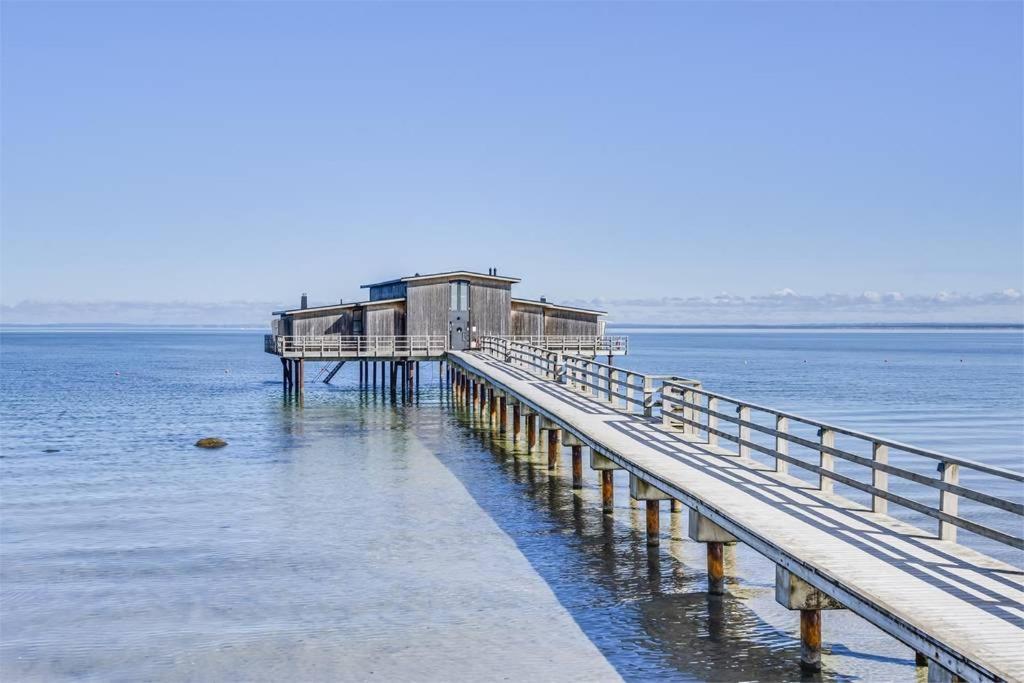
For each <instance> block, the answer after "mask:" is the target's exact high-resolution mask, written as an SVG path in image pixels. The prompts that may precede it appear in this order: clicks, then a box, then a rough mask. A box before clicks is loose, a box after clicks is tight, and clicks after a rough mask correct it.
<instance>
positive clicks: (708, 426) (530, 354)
mask: <svg viewBox="0 0 1024 683" xmlns="http://www.w3.org/2000/svg"><path fill="white" fill-rule="evenodd" d="M482 348H483V350H484V351H486V352H488V353H489V354H491V355H493V356H495V357H496V358H500V359H502V360H504V361H506V362H509V363H511V364H513V365H518V366H520V367H524V368H526V369H528V370H529V371H531V372H533V373H534V374H537V375H540V376H542V377H545V378H547V379H551V380H554V381H559V382H562V383H564V384H566V385H567V386H569V387H571V388H573V389H575V390H577V391H580V392H581V393H584V394H591V395H592V396H593V397H596V398H602V399H605V400H607V401H608V402H609V403H610V404H611V405H612V406H613V407H615V408H616V409H620V410H624V411H626V412H631V413H643V414H644V415H649V416H658V415H660V417H661V420H662V422H663V423H664V424H665V425H668V426H673V427H676V428H679V429H680V430H681V431H682V433H683V434H686V435H690V436H692V437H693V438H694V440H695V441H700V442H706V443H707V444H708V446H711V447H717V446H718V445H719V440H720V439H724V440H726V441H729V442H732V443H734V444H736V454H737V455H739V456H740V457H750V455H751V453H752V452H756V453H760V454H762V455H767V456H769V457H770V458H771V459H772V460H773V463H769V465H768V466H769V467H770V466H772V464H774V469H775V471H776V472H780V473H788V471H789V465H793V466H794V467H796V468H799V469H802V470H805V471H808V472H811V473H812V474H814V475H816V477H817V486H818V488H819V489H821V490H824V491H829V492H831V491H832V490H833V484H834V483H839V484H844V485H846V486H849V487H851V488H853V489H856V490H858V491H861V492H863V493H866V494H868V495H869V496H870V498H871V502H870V509H871V510H872V511H873V512H878V513H882V514H885V513H887V510H888V503H890V502H891V503H893V504H895V505H899V506H902V507H904V508H906V509H908V510H912V511H914V512H917V513H920V514H923V515H926V516H927V517H931V518H933V519H935V520H937V521H938V536H939V538H942V539H945V540H950V541H955V540H956V530H957V529H958V528H960V529H964V530H966V531H970V532H972V533H975V534H978V535H979V536H983V537H985V538H988V539H991V540H993V541H996V542H998V543H1003V544H1005V545H1008V546H1011V547H1013V548H1017V549H1024V538H1022V537H1021V535H1020V532H1019V529H1020V528H1021V520H1020V517H1021V516H1024V504H1021V503H1020V502H1017V501H1013V500H1007V499H1005V498H1000V497H998V496H994V495H991V494H990V493H986V492H985V491H983V490H982V488H985V486H984V484H985V479H984V477H983V476H975V477H973V478H974V479H975V482H976V483H974V484H973V485H970V486H969V485H965V484H964V483H961V481H960V471H961V469H963V470H965V471H969V472H971V473H972V474H975V475H988V476H994V477H997V478H1000V479H1003V480H1005V481H1009V482H1013V489H1011V490H1017V491H1019V490H1020V489H1021V487H1020V483H1021V482H1024V474H1022V473H1019V472H1014V471H1012V470H1007V469H1004V468H1001V467H996V466H994V465H986V464H984V463H980V462H976V461H973V460H967V459H964V458H958V457H955V456H952V455H948V454H946V453H941V452H938V451H932V450H929V449H925V448H919V447H917V446H912V445H909V444H905V443H901V442H899V441H894V440H892V439H886V438H884V437H880V436H877V435H874V434H867V433H864V432H860V431H857V430H853V429H848V428H846V427H840V426H837V425H833V424H829V423H826V422H822V421H820V420H815V419H811V418H806V417H802V416H800V415H796V414H793V413H790V412H786V411H782V410H777V409H775V408H769V407H766V406H762V405H758V404H756V403H751V402H749V401H741V400H739V399H736V398H732V397H730V396H726V395H724V394H720V393H717V392H714V391H708V390H707V389H704V388H703V386H701V383H700V382H699V381H697V380H693V379H686V378H681V377H674V376H666V375H649V374H644V373H638V372H634V371H631V370H626V369H623V368H617V367H615V366H613V365H608V364H606V363H599V362H597V361H595V360H593V359H590V358H584V357H578V356H563V355H561V354H558V353H556V352H553V351H549V350H547V349H543V348H540V347H538V346H534V345H531V344H525V343H521V342H512V341H509V340H507V339H501V338H485V340H484V343H483V344H482ZM730 408H731V410H730ZM722 423H725V424H726V425H731V428H730V429H723V428H722V426H721V425H722ZM801 431H802V432H804V433H805V434H804V435H802V434H801V433H799V432H801ZM754 432H756V433H759V434H762V435H765V437H766V439H763V440H766V441H769V442H772V441H773V442H774V443H773V444H772V445H766V444H765V443H758V442H757V441H755V440H754V438H753V437H752V433H754ZM808 433H809V434H815V435H816V436H815V437H814V438H813V439H812V438H807V436H806V434H808ZM837 435H838V436H839V438H840V439H841V440H842V441H843V446H842V447H837V445H836V437H837ZM791 445H792V446H795V447H797V448H802V449H804V453H803V455H805V456H807V455H810V456H811V459H813V460H814V461H816V462H811V461H809V460H805V459H803V458H800V457H798V456H797V455H796V454H791V453H790V446H791ZM858 450H860V451H861V453H858V452H857V451H858ZM890 454H893V455H895V458H894V459H895V460H897V461H898V462H899V464H892V463H890ZM837 458H838V459H839V460H841V461H843V462H845V463H850V464H851V465H853V466H855V467H858V468H860V469H859V472H860V473H863V474H866V475H867V478H870V482H867V481H861V480H860V479H858V478H857V477H856V476H854V475H853V473H852V472H851V473H847V472H838V471H836V466H835V465H836V459H837ZM915 461H916V462H915ZM922 461H923V462H924V464H925V465H928V464H929V463H931V464H934V465H935V469H934V470H932V471H934V472H935V473H936V474H934V475H932V474H930V473H926V472H924V471H914V470H913V469H911V468H913V467H916V468H917V469H918V470H921V469H922ZM844 467H845V466H844ZM890 477H893V478H896V479H899V480H902V481H903V482H907V483H910V484H915V485H918V486H923V487H925V489H924V493H925V494H927V492H928V491H930V492H931V493H932V495H935V494H937V497H938V502H937V503H935V504H929V503H927V502H923V500H920V499H921V498H923V497H924V496H922V495H919V494H920V492H921V490H920V489H918V492H917V493H914V494H911V493H910V492H909V491H907V492H901V493H893V492H892V491H891V490H890V486H889V478H890ZM911 495H914V496H915V497H913V498H912V497H910V496H911ZM960 498H965V499H968V500H971V501H974V502H976V503H980V504H982V505H985V506H988V507H989V508H994V509H995V510H998V511H1002V512H1005V513H1008V514H1009V515H1010V516H1011V517H1010V519H1009V520H1003V521H1007V524H1006V525H1005V527H1006V528H1007V529H1010V530H1015V531H1016V534H1014V533H1008V532H1007V531H1002V530H999V529H995V528H992V527H991V526H987V525H985V524H982V523H979V522H976V521H973V520H970V519H966V518H965V517H963V516H961V515H960V514H959V499H960Z"/></svg>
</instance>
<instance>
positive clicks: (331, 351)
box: [264, 334, 448, 358]
mask: <svg viewBox="0 0 1024 683" xmlns="http://www.w3.org/2000/svg"><path fill="white" fill-rule="evenodd" d="M447 342H448V340H447V338H446V337H445V336H443V335H425V334H423V335H393V336H391V335H386V336H376V335H374V336H362V335H339V334H326V335H272V334H268V335H265V336H264V350H265V351H266V352H267V353H274V354H277V355H279V356H280V355H298V356H311V357H331V358H342V357H361V356H366V357H370V356H402V355H410V356H413V355H428V356H439V355H441V354H443V353H444V352H445V350H446V349H447Z"/></svg>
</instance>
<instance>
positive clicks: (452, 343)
mask: <svg viewBox="0 0 1024 683" xmlns="http://www.w3.org/2000/svg"><path fill="white" fill-rule="evenodd" d="M448 287H449V288H450V289H451V305H450V307H449V309H448V348H450V349H452V350H453V351H462V350H463V349H468V348H469V282H467V281H466V280H456V281H455V282H451V283H449V284H448Z"/></svg>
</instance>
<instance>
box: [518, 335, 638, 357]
mask: <svg viewBox="0 0 1024 683" xmlns="http://www.w3.org/2000/svg"><path fill="white" fill-rule="evenodd" d="M499 338H500V339H507V340H508V341H511V342H518V343H521V344H529V345H530V346H536V347H539V348H542V349H547V350H548V351H560V352H562V353H571V352H573V351H575V352H576V353H590V354H593V355H597V356H599V355H608V354H614V355H623V354H625V353H627V352H628V351H629V337H625V336H594V335H590V336H587V335H563V334H552V335H506V336H502V337H499Z"/></svg>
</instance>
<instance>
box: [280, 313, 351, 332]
mask: <svg viewBox="0 0 1024 683" xmlns="http://www.w3.org/2000/svg"><path fill="white" fill-rule="evenodd" d="M281 329H282V330H283V334H287V335H293V336H298V337H316V336H320V335H324V334H352V311H351V309H347V310H342V311H340V312H339V311H332V312H331V313H329V314H328V313H322V314H319V315H318V314H316V313H295V314H293V315H290V316H285V318H284V319H283V320H282V321H281Z"/></svg>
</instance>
